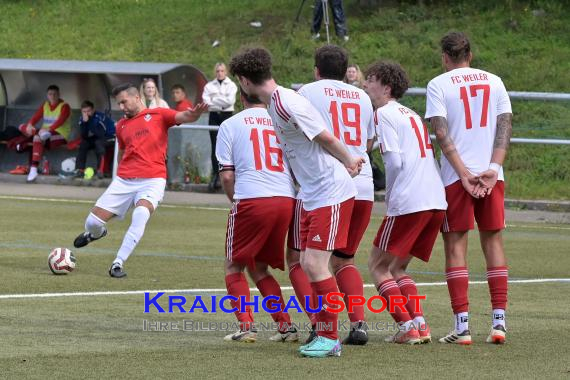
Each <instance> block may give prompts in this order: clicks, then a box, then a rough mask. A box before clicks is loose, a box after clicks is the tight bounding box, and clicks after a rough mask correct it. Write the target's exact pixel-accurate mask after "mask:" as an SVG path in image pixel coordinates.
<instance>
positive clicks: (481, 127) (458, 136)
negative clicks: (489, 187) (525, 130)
mask: <svg viewBox="0 0 570 380" xmlns="http://www.w3.org/2000/svg"><path fill="white" fill-rule="evenodd" d="M503 113H512V110H511V101H510V100H509V95H508V94H507V90H506V89H505V85H504V84H503V81H502V80H501V78H499V77H498V76H496V75H494V74H491V73H488V72H486V71H483V70H479V69H473V68H470V67H465V68H460V69H455V70H451V71H448V72H446V73H445V74H441V75H440V76H438V77H435V78H434V79H432V80H431V81H430V82H429V84H428V87H427V106H426V119H429V118H432V117H434V116H441V117H445V118H446V119H447V125H448V128H449V135H450V136H451V138H452V139H453V142H454V143H455V147H456V149H457V152H458V153H459V156H460V157H461V159H462V160H463V162H464V163H465V166H466V167H467V169H468V170H469V171H470V172H471V173H473V174H479V173H481V172H483V171H485V170H487V169H488V168H489V164H490V163H491V156H492V154H493V144H494V141H495V134H496V130H497V116H499V115H500V114H503ZM441 174H442V176H443V183H444V184H445V186H447V185H450V184H452V183H454V182H456V181H458V180H459V177H458V176H457V173H456V172H455V170H454V169H453V167H452V166H451V164H450V163H449V162H448V161H447V159H446V158H445V156H444V155H442V156H441ZM499 180H504V176H503V169H502V168H501V170H500V171H499Z"/></svg>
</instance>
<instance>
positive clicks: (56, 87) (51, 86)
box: [46, 84, 59, 92]
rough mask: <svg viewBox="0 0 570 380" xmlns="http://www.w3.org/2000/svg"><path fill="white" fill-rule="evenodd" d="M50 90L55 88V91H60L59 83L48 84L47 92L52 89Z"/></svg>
mask: <svg viewBox="0 0 570 380" xmlns="http://www.w3.org/2000/svg"><path fill="white" fill-rule="evenodd" d="M50 90H54V91H57V92H59V87H58V86H57V85H55V84H50V85H49V86H48V88H47V90H46V92H48V91H50Z"/></svg>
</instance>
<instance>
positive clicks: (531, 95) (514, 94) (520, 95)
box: [113, 83, 570, 178]
mask: <svg viewBox="0 0 570 380" xmlns="http://www.w3.org/2000/svg"><path fill="white" fill-rule="evenodd" d="M301 86H302V83H294V84H292V85H291V88H293V89H298V88H300V87H301ZM426 92H427V90H426V89H425V88H419V87H412V88H410V89H408V91H407V92H406V94H405V95H409V96H425V95H426ZM509 96H510V98H511V99H517V100H536V101H570V94H567V93H552V92H529V91H509ZM172 128H177V129H187V130H203V131H215V130H217V129H218V126H214V125H201V124H182V125H178V126H175V127H172ZM431 138H432V139H435V136H434V135H432V136H431ZM511 143H513V144H546V145H570V140H567V139H535V138H532V139H531V138H519V137H513V138H511ZM117 153H118V145H117V142H116V143H115V157H114V165H113V178H114V177H115V175H116V171H117Z"/></svg>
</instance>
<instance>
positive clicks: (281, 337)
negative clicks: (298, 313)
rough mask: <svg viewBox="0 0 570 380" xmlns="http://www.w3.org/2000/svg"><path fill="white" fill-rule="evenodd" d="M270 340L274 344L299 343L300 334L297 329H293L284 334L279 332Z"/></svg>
mask: <svg viewBox="0 0 570 380" xmlns="http://www.w3.org/2000/svg"><path fill="white" fill-rule="evenodd" d="M269 340H270V341H272V342H298V341H299V333H298V332H297V329H296V328H294V327H291V328H290V329H289V330H287V331H285V332H284V333H282V332H279V331H277V333H276V334H275V335H273V336H272V337H271V338H269Z"/></svg>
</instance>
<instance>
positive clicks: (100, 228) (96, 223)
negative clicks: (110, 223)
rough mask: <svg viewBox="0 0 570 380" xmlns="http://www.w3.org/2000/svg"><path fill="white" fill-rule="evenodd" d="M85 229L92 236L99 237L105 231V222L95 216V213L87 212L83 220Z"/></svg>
mask: <svg viewBox="0 0 570 380" xmlns="http://www.w3.org/2000/svg"><path fill="white" fill-rule="evenodd" d="M85 231H87V232H89V233H90V234H91V236H93V237H94V238H99V237H101V235H103V232H104V231H105V222H104V221H102V220H101V219H99V218H98V217H97V216H95V214H93V213H89V215H88V216H87V219H86V220H85Z"/></svg>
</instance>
